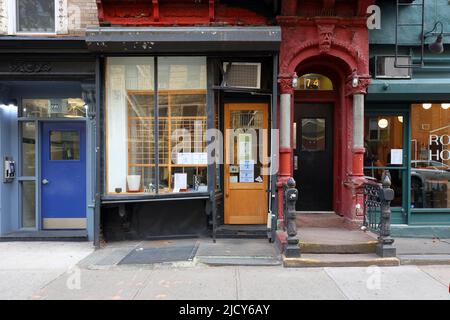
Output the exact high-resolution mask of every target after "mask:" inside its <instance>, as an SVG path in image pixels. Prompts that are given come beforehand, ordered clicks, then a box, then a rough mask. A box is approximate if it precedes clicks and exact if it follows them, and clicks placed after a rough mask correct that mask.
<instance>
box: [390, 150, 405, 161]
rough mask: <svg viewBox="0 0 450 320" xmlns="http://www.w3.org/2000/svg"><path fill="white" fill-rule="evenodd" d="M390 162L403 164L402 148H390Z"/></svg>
mask: <svg viewBox="0 0 450 320" xmlns="http://www.w3.org/2000/svg"><path fill="white" fill-rule="evenodd" d="M391 164H403V149H391Z"/></svg>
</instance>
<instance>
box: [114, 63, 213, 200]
mask: <svg viewBox="0 0 450 320" xmlns="http://www.w3.org/2000/svg"><path fill="white" fill-rule="evenodd" d="M156 71H157V76H158V79H157V80H158V90H155V88H154V86H155V81H154V73H155V60H154V58H130V57H127V58H109V59H108V69H107V117H106V127H107V136H108V148H107V150H108V152H107V153H108V165H107V191H108V193H127V192H138V193H150V194H154V193H169V192H187V191H207V187H206V186H207V181H206V177H207V175H206V164H207V161H206V153H205V152H204V151H205V147H206V59H205V58H202V57H200V58H199V57H170V58H158V68H157V70H156ZM156 101H157V108H156V110H155V103H156ZM155 142H157V143H155ZM157 176H159V179H158V180H157Z"/></svg>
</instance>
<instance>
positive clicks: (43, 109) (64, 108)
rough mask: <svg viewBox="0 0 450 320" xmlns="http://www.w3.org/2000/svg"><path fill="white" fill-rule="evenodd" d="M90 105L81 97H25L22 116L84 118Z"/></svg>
mask: <svg viewBox="0 0 450 320" xmlns="http://www.w3.org/2000/svg"><path fill="white" fill-rule="evenodd" d="M87 108H88V106H87V105H86V103H85V102H84V101H83V100H82V99H79V98H67V99H23V100H22V117H25V118H83V117H86V111H87Z"/></svg>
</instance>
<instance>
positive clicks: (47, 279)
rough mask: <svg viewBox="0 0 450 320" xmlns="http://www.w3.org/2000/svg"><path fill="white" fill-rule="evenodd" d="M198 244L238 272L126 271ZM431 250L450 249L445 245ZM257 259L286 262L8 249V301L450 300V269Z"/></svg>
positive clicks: (3, 273) (256, 250) (257, 247)
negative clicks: (138, 259)
mask: <svg viewBox="0 0 450 320" xmlns="http://www.w3.org/2000/svg"><path fill="white" fill-rule="evenodd" d="M397 240H398V239H397ZM192 241H200V246H199V248H198V251H197V254H198V256H199V257H214V258H218V257H219V258H220V257H221V258H223V259H231V260H232V264H234V265H227V263H220V265H221V266H211V265H206V264H204V263H202V261H198V260H196V259H193V260H192V261H184V262H174V263H156V264H145V265H123V264H119V262H120V261H122V259H123V258H124V257H125V256H127V255H128V254H129V253H130V252H131V251H133V250H140V248H142V247H147V246H149V245H151V246H155V247H158V246H159V247H161V246H166V245H171V244H173V243H182V244H187V243H190V242H192ZM253 241H256V242H253ZM418 241H424V240H423V239H422V240H418ZM399 242H401V241H399ZM202 245H203V247H202ZM423 245H426V246H427V247H428V246H431V245H432V246H433V247H432V248H434V250H433V251H429V252H435V253H436V254H441V253H442V252H445V250H447V247H446V245H445V242H443V243H438V244H436V243H434V244H433V243H429V242H426V243H424V244H423ZM434 245H437V247H434ZM417 246H418V244H417V243H416V244H414V243H413V242H410V241H409V242H405V243H404V244H403V247H402V244H401V245H400V247H401V249H399V250H400V251H401V252H403V253H412V254H415V253H416V251H415V250H418V249H417ZM268 248H269V249H270V250H272V251H270V250H268ZM408 248H409V249H408ZM414 248H416V249H414ZM442 250H444V251H442ZM236 255H238V256H236ZM239 255H240V256H239ZM249 258H250V259H253V260H255V259H256V260H258V259H263V260H264V259H269V260H271V261H277V259H278V256H277V252H276V251H274V250H273V245H272V244H269V243H268V242H267V241H266V240H250V241H249V240H239V239H233V240H230V239H228V240H225V239H220V240H218V241H217V243H216V244H214V243H212V241H211V240H210V239H194V240H193V239H185V240H180V241H179V240H177V241H159V242H148V241H130V242H117V243H111V244H108V245H107V246H106V247H105V248H104V249H101V250H96V251H93V248H92V246H91V244H90V243H74V242H67V243H57V242H29V243H24V242H20V243H19V242H11V243H0V299H200V300H201V299H269V300H270V299H446V300H448V299H450V294H449V291H448V288H449V284H450V266H449V265H446V266H398V267H381V268H379V267H375V266H371V267H341V268H334V267H325V268H301V269H288V268H283V267H282V266H281V265H278V264H277V265H270V264H265V265H266V266H261V265H251V264H250V265H248V264H247V262H246V261H245V259H249ZM233 259H234V260H233ZM242 259H244V260H242ZM226 261H228V260H226ZM258 261H259V262H260V261H261V260H258Z"/></svg>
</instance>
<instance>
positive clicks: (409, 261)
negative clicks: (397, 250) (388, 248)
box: [398, 254, 450, 266]
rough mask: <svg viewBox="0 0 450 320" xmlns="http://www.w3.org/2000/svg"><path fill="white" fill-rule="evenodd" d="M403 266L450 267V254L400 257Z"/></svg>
mask: <svg viewBox="0 0 450 320" xmlns="http://www.w3.org/2000/svg"><path fill="white" fill-rule="evenodd" d="M398 258H399V259H400V264H401V265H420V266H426V265H450V254H424V255H419V254H417V255H416V254H408V255H406V254H405V255H398Z"/></svg>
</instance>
